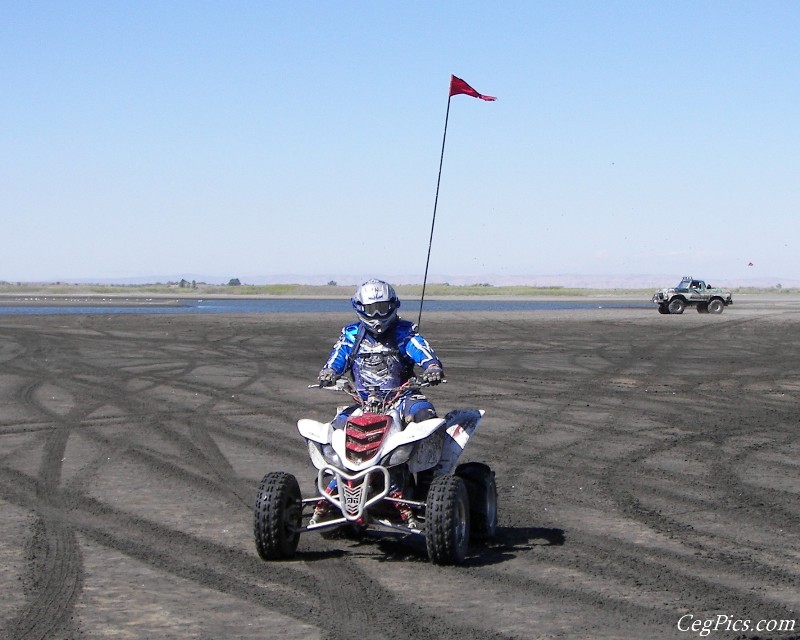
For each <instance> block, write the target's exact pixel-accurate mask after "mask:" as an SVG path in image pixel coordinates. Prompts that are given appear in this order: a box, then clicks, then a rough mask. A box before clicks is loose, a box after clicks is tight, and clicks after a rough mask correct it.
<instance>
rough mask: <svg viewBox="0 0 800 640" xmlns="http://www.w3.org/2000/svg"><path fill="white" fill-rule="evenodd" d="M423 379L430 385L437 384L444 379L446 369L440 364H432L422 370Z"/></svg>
mask: <svg viewBox="0 0 800 640" xmlns="http://www.w3.org/2000/svg"><path fill="white" fill-rule="evenodd" d="M422 379H423V381H425V382H427V383H428V384H430V385H437V384H439V383H440V382H441V381H442V380H443V379H444V371H442V368H441V367H440V366H439V365H438V364H432V365H430V366H429V367H428V368H427V369H425V371H423V372H422Z"/></svg>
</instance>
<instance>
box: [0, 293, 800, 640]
mask: <svg viewBox="0 0 800 640" xmlns="http://www.w3.org/2000/svg"><path fill="white" fill-rule="evenodd" d="M600 306H602V303H599V304H598V307H600ZM349 320H350V316H349V315H342V316H339V315H323V316H319V317H314V316H312V315H247V316H210V315H208V316H206V315H203V316H187V315H180V316H179V315H81V316H40V317H30V316H29V317H14V316H0V565H1V566H2V568H3V570H2V573H1V574H0V637H2V638H9V639H22V638H25V639H29V638H30V639H34V638H35V639H48V640H61V639H67V638H70V639H71V638H81V639H96V640H105V639H109V638H113V639H129V638H137V639H138V638H147V639H158V638H180V639H187V638H190V639H195V638H202V639H208V640H223V639H227V638H248V639H257V638H258V639H263V638H281V639H287V640H291V639H298V640H299V639H307V638H311V639H314V638H324V639H331V640H345V639H351V638H366V639H373V638H385V639H389V640H395V639H397V640H401V639H402V640H406V639H412V638H413V639H433V638H436V639H438V638H448V639H452V638H455V639H463V640H468V639H469V640H473V639H478V640H482V639H484V638H493V639H506V638H524V639H528V638H569V639H574V638H581V639H583V638H585V639H590V638H591V639H594V638H597V639H610V638H625V639H640V638H641V639H647V638H687V639H688V638H695V637H704V636H702V635H701V633H700V631H701V629H700V628H699V627H697V628H696V629H695V630H694V631H691V630H687V631H684V630H681V628H679V624H680V626H681V627H682V628H683V629H689V628H690V627H691V625H692V623H695V624H703V621H705V620H708V619H712V618H713V619H714V622H715V623H716V624H717V630H716V631H711V632H710V634H707V635H706V636H705V637H710V638H715V639H716V638H725V639H729V638H740V639H741V638H783V639H786V638H798V637H800V406H799V405H798V399H799V398H800V300H798V299H797V298H792V297H789V296H785V297H783V296H777V297H775V298H774V299H766V298H758V297H753V298H751V299H741V300H737V302H736V304H735V305H734V306H733V307H731V308H729V309H726V310H725V312H724V313H723V314H722V315H720V316H711V315H700V314H697V313H695V312H694V311H687V313H685V314H684V315H682V316H662V315H659V314H658V313H656V311H655V309H628V310H624V309H602V308H598V309H597V310H594V311H580V312H571V313H570V312H531V313H496V314H475V313H456V314H447V315H437V314H434V313H430V314H428V315H427V316H424V317H423V330H424V333H425V334H426V336H427V337H428V338H429V339H430V341H431V342H432V343H433V344H434V345H435V346H436V348H437V350H438V352H439V355H440V356H441V357H442V359H443V360H444V362H445V366H446V371H447V377H448V380H449V382H448V384H446V385H441V386H439V387H438V388H436V389H433V390H432V391H431V392H430V394H429V395H430V397H431V398H432V399H433V400H434V402H435V403H436V405H437V407H438V408H439V410H440V412H441V413H444V412H446V411H448V410H450V409H452V408H456V407H462V406H466V407H478V408H482V409H485V410H486V416H485V418H484V421H483V422H482V423H481V426H480V428H479V430H478V432H477V433H476V435H475V437H474V438H473V440H471V441H470V445H469V447H468V448H467V450H466V452H465V457H466V459H469V460H482V461H485V462H488V463H489V464H490V465H491V466H492V467H493V468H494V469H495V470H496V473H497V480H498V486H499V494H500V528H499V532H498V536H497V539H496V540H495V541H494V542H493V543H491V544H490V545H489V546H488V547H483V548H481V547H475V548H474V549H473V550H472V551H471V554H470V557H469V558H468V561H467V563H466V565H465V566H462V567H438V566H434V565H431V564H430V563H429V562H428V561H427V559H426V555H425V551H424V545H423V546H422V547H421V546H420V545H419V543H418V542H409V541H399V542H393V541H386V540H371V541H366V542H363V543H357V542H354V541H346V540H333V541H327V540H323V539H322V538H320V537H319V536H317V535H313V534H309V535H307V536H304V537H303V538H302V539H301V541H300V547H299V553H298V556H297V558H296V559H295V560H293V561H289V562H277V563H264V562H262V561H261V560H260V559H259V558H258V556H257V555H256V551H255V547H254V543H253V532H252V527H253V525H252V522H253V514H252V505H253V501H254V498H255V493H256V489H257V487H258V484H259V482H260V480H261V478H262V477H263V475H264V474H265V473H267V472H269V471H274V470H284V471H289V472H292V473H294V474H296V475H297V476H298V477H299V478H300V479H301V486H303V488H304V490H305V489H307V487H308V486H309V484H310V479H311V477H312V474H311V467H310V465H309V464H308V462H307V456H306V448H305V446H304V443H303V441H302V439H301V438H300V437H299V435H298V434H297V431H296V429H295V422H296V420H297V418H299V417H313V418H318V419H323V418H325V419H327V418H329V417H330V416H331V415H332V412H333V410H334V406H335V404H337V402H338V401H339V398H338V397H334V396H333V395H332V394H328V393H325V392H321V391H318V390H313V389H307V388H306V385H307V384H308V383H309V382H312V381H313V380H314V378H315V376H316V373H317V371H318V370H319V367H320V366H321V364H322V361H323V360H324V358H325V356H326V355H327V352H328V350H329V348H330V346H331V345H332V343H333V342H334V340H335V338H336V337H337V335H338V331H339V328H340V326H341V324H343V323H344V322H346V321H349ZM717 616H727V617H728V618H727V619H726V618H717ZM745 621H749V626H750V628H749V629H746V628H745ZM761 621H764V622H761ZM781 621H788V622H781ZM759 624H760V625H761V629H760V630H758V629H756V625H759ZM791 624H793V625H794V627H795V628H794V630H793V631H792V630H787V628H788V627H790V625H791Z"/></svg>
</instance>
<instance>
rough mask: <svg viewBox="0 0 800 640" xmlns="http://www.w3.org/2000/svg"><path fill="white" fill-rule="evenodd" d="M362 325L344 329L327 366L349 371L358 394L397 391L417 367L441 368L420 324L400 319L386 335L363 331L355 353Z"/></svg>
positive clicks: (358, 324) (355, 324) (337, 371)
mask: <svg viewBox="0 0 800 640" xmlns="http://www.w3.org/2000/svg"><path fill="white" fill-rule="evenodd" d="M360 326H361V323H360V322H354V323H353V324H349V325H347V326H346V327H344V328H343V329H342V333H341V335H340V336H339V339H338V340H337V341H336V344H335V345H334V346H333V350H332V351H331V354H330V356H329V357H328V360H327V362H326V363H325V367H326V368H330V369H333V370H334V371H335V372H336V373H337V374H338V375H342V374H344V373H345V372H346V371H347V370H348V368H349V369H350V372H351V374H352V376H353V382H354V383H355V385H356V389H358V391H359V393H360V394H361V395H362V396H364V397H366V395H367V392H366V389H367V387H378V388H379V389H384V390H390V389H396V388H397V387H399V386H400V385H401V384H403V383H404V382H405V381H406V380H408V379H409V378H411V377H412V376H413V375H414V365H415V364H416V365H419V366H420V367H422V369H423V370H424V369H427V368H428V367H429V366H430V365H432V364H434V363H435V364H437V365H439V366H441V362H439V359H438V358H437V357H436V354H435V353H434V351H433V348H432V347H431V346H430V345H429V344H428V341H427V340H425V338H424V337H423V336H422V335H421V334H419V333H417V325H415V324H414V323H413V322H409V321H408V320H400V319H399V320H398V321H397V322H396V323H395V325H394V327H392V328H391V329H390V330H389V331H387V332H386V333H385V334H382V335H380V336H375V335H373V334H372V333H370V332H369V331H365V332H364V336H363V338H362V339H361V342H360V344H359V345H358V348H357V350H356V352H355V353H353V348H354V347H355V345H356V340H357V339H358V334H359V328H360Z"/></svg>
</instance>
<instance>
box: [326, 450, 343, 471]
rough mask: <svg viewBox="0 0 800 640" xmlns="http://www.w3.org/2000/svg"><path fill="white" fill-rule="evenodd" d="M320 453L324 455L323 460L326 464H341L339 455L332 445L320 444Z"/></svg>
mask: <svg viewBox="0 0 800 640" xmlns="http://www.w3.org/2000/svg"><path fill="white" fill-rule="evenodd" d="M322 455H323V456H324V457H325V462H327V463H328V464H332V465H333V466H334V467H340V468H341V466H342V459H341V458H340V457H339V454H338V453H336V452H335V451H334V450H333V447H332V446H331V445H329V444H323V445H322Z"/></svg>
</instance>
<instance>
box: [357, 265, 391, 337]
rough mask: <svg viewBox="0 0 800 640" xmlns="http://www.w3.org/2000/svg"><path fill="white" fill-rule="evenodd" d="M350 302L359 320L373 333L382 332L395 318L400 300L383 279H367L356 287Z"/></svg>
mask: <svg viewBox="0 0 800 640" xmlns="http://www.w3.org/2000/svg"><path fill="white" fill-rule="evenodd" d="M352 302H353V308H354V309H355V310H356V313H357V314H358V318H359V320H361V322H363V323H364V324H365V325H366V326H367V328H368V329H369V330H370V331H371V332H372V333H374V334H378V335H379V334H381V333H384V332H385V331H386V330H387V329H388V328H389V327H391V326H392V324H394V322H395V320H397V309H398V308H399V307H400V300H399V299H398V297H397V294H396V293H395V291H394V288H393V287H392V285H390V284H388V283H387V282H384V281H383V280H377V279H375V278H373V279H372V280H367V281H366V282H365V283H364V284H362V285H361V286H360V287H358V289H356V292H355V294H353V298H352Z"/></svg>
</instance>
